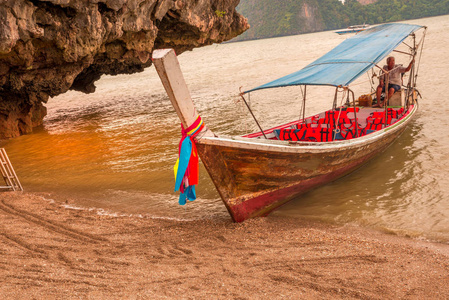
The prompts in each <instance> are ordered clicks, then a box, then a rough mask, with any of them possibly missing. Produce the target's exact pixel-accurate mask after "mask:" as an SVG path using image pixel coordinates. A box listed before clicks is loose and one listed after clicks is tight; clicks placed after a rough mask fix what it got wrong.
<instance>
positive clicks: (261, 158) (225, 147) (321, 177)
mask: <svg viewBox="0 0 449 300" xmlns="http://www.w3.org/2000/svg"><path fill="white" fill-rule="evenodd" d="M416 110H417V105H415V106H412V107H411V109H410V110H409V112H408V113H407V114H406V115H405V116H404V117H403V118H402V119H401V120H399V121H398V122H397V123H395V124H393V125H391V126H389V127H387V128H385V129H383V130H380V131H378V132H375V133H372V134H369V135H366V136H363V137H360V138H357V139H353V140H347V141H339V142H332V143H306V142H296V143H291V142H290V143H289V142H286V141H267V140H262V139H250V138H235V137H234V138H217V137H205V138H201V139H198V141H197V149H198V153H199V155H200V158H201V160H202V162H203V164H204V166H205V167H206V170H207V171H208V173H209V175H210V177H211V178H212V181H213V182H214V184H215V186H216V188H217V190H218V192H219V194H220V196H221V198H222V200H223V202H224V204H225V205H226V207H227V209H228V211H229V213H230V214H231V216H232V218H233V220H234V221H236V222H242V221H244V220H246V219H249V218H254V217H259V216H265V215H267V214H269V213H270V212H271V211H273V210H274V209H276V208H277V207H279V206H281V205H282V204H284V203H286V202H288V201H289V200H291V199H293V198H295V197H297V196H298V195H301V194H303V193H305V192H307V191H309V190H311V189H313V188H315V187H318V186H321V185H323V184H326V183H329V182H331V181H333V180H336V179H338V178H340V177H342V176H344V175H346V174H348V173H350V172H351V171H353V170H355V169H356V168H358V167H360V166H361V165H363V164H364V163H366V162H367V161H368V160H370V159H371V158H373V157H374V156H376V155H377V154H379V153H380V152H382V151H384V150H385V149H386V148H387V147H388V146H389V145H391V143H392V142H393V141H394V140H395V139H396V138H397V137H398V136H399V135H400V134H401V133H402V132H403V131H404V130H405V128H406V126H407V124H408V123H409V122H410V121H411V119H412V117H413V115H414V113H415V112H416Z"/></svg>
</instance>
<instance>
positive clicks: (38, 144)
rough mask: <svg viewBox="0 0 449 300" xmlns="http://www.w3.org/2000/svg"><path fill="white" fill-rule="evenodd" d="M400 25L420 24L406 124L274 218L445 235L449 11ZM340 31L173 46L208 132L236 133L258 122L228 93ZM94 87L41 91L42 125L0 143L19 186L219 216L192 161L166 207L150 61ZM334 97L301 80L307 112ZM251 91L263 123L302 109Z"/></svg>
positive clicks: (167, 184) (314, 53)
mask: <svg viewBox="0 0 449 300" xmlns="http://www.w3.org/2000/svg"><path fill="white" fill-rule="evenodd" d="M408 23H412V24H420V25H426V26H428V32H427V36H426V40H425V44H424V53H423V56H422V57H421V65H420V68H419V71H418V72H419V74H418V75H419V77H418V87H419V90H420V92H421V95H422V97H423V98H422V99H421V100H420V102H419V104H420V108H419V112H418V114H417V116H416V118H415V120H414V122H413V123H412V125H411V126H409V127H408V129H407V130H406V131H405V132H404V134H403V135H402V136H401V137H400V138H399V139H398V140H397V141H396V142H395V143H394V144H393V145H392V146H390V147H389V148H388V149H387V150H386V151H385V152H384V153H382V154H381V155H379V156H377V157H376V158H375V159H374V160H372V161H370V162H369V163H368V164H366V165H365V166H363V167H362V168H360V169H359V170H357V171H356V172H354V173H352V174H350V175H348V176H346V177H344V178H342V179H340V180H337V181H335V182H333V183H330V184H328V185H326V186H323V187H320V188H317V189H315V190H313V191H311V192H309V193H307V194H305V195H303V196H300V197H298V198H297V199H295V200H294V201H292V202H290V203H288V204H287V205H284V206H283V207H281V208H280V209H278V210H277V211H276V212H274V214H276V215H280V216H290V217H299V218H314V219H319V220H323V221H327V222H334V223H340V224H341V223H345V224H346V223H351V224H356V225H360V226H365V227H370V228H374V229H378V230H386V231H389V232H394V233H397V234H401V235H408V236H413V237H417V238H423V239H429V240H435V241H440V242H445V243H448V242H449V179H448V178H449V134H448V132H449V131H448V128H449V118H448V117H447V116H448V115H449V111H448V103H447V99H446V98H447V95H448V94H449V87H448V86H449V85H448V81H449V59H448V57H449V41H448V39H447V36H448V32H449V17H448V16H440V17H434V18H426V19H419V20H413V21H409V22H408ZM346 38H347V36H340V35H337V34H335V33H334V32H332V31H328V32H319V33H313V34H304V35H297V36H288V37H280V38H273V39H265V40H257V41H247V42H239V43H227V44H221V45H212V46H207V47H203V48H199V49H195V50H193V51H191V52H186V53H183V54H182V55H180V56H179V61H180V64H181V68H182V70H183V73H184V77H185V79H186V82H187V84H188V86H189V89H190V92H191V94H192V98H193V101H194V103H195V106H196V107H197V110H198V111H199V113H200V115H201V116H202V118H203V120H204V121H205V123H206V124H207V126H208V127H209V128H211V129H212V130H213V131H214V132H215V133H217V134H223V135H235V134H238V135H241V134H245V133H249V132H254V131H256V130H257V127H256V125H255V123H254V121H253V120H252V118H251V116H250V114H249V113H248V111H247V110H246V108H245V106H244V105H243V103H242V102H241V101H240V98H239V97H238V93H239V90H240V88H241V89H243V90H245V89H249V88H252V87H255V86H258V85H260V84H263V83H266V82H268V81H270V80H273V79H276V78H278V77H280V76H283V75H287V74H289V73H292V72H294V71H296V70H299V69H300V68H302V67H304V66H306V65H307V64H309V63H310V62H312V61H313V60H315V59H316V58H318V57H319V56H321V55H322V54H324V53H326V52H327V51H329V50H330V49H332V48H333V47H335V46H336V45H338V44H339V43H341V42H342V41H343V40H344V39H346ZM395 56H396V61H397V62H399V63H403V64H407V63H408V61H407V59H406V58H401V56H400V55H399V54H397V55H396V54H395ZM370 81H371V79H370V77H369V76H363V77H362V78H361V79H360V80H359V81H358V82H357V83H356V85H355V87H354V89H355V91H356V96H358V95H360V94H361V93H363V92H364V91H367V90H368V91H369V88H370V85H371V84H373V85H377V82H374V83H373V82H372V81H371V83H370ZM363 84H365V86H364V87H363ZM96 86H97V89H96V92H95V93H93V94H82V93H79V92H68V93H66V94H64V95H60V96H58V97H55V98H52V99H50V100H49V102H48V104H47V108H48V115H47V117H46V118H45V120H44V125H43V126H42V127H40V128H36V129H35V131H34V133H33V134H29V135H25V136H22V137H19V138H15V139H11V140H8V141H6V142H3V146H4V147H5V148H6V150H7V152H8V154H9V156H10V159H11V161H12V163H13V165H14V167H15V169H16V172H17V174H18V176H19V178H20V180H21V183H22V185H23V186H24V188H25V191H28V192H36V193H40V194H41V195H43V196H44V197H46V198H48V199H56V200H59V201H65V202H68V203H69V204H70V205H72V206H75V207H85V208H93V207H96V208H99V209H102V210H106V211H110V212H111V213H119V214H121V213H126V214H141V215H145V216H149V217H157V218H159V217H162V218H175V219H198V218H211V219H224V218H230V217H229V215H228V213H227V211H226V209H225V206H224V205H223V203H222V202H221V199H220V197H219V195H218V193H217V192H216V190H215V187H214V185H213V183H212V181H211V180H210V178H209V176H208V174H207V172H206V171H205V169H204V167H203V166H200V182H199V185H198V187H197V195H198V199H197V200H196V201H194V202H192V203H187V205H186V206H179V205H178V204H177V201H178V200H177V198H178V194H177V193H175V192H174V191H173V189H174V175H173V165H174V163H175V161H176V158H177V151H178V142H179V138H180V130H181V128H180V122H179V119H178V117H177V115H176V113H175V111H174V109H173V108H172V106H171V104H170V101H169V99H168V97H167V95H166V93H165V91H164V89H163V87H162V85H161V83H160V79H159V77H158V76H157V74H156V72H155V69H154V68H153V67H151V68H148V69H146V70H145V71H144V72H142V73H138V74H132V75H120V76H103V77H102V78H101V79H100V80H99V81H98V82H97V83H96ZM362 87H363V88H362ZM333 93H334V89H333V88H323V89H316V88H313V87H311V88H309V89H308V90H307V95H308V96H307V105H306V114H312V113H315V112H320V111H322V110H325V109H329V108H330V105H331V102H332V99H333ZM253 94H254V95H251V99H249V101H250V105H251V108H252V109H253V111H254V113H255V115H256V117H257V118H258V120H259V122H260V123H261V125H262V127H263V128H269V127H272V126H273V125H276V124H282V123H285V122H287V121H291V120H295V119H298V118H299V116H300V114H301V99H302V96H301V94H302V92H301V90H300V89H299V88H298V87H295V88H284V89H276V90H268V91H264V92H260V93H253ZM344 97H345V96H344V95H343V94H341V95H339V101H343V100H344Z"/></svg>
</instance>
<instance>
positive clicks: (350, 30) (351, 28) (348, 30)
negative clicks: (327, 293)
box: [335, 24, 371, 34]
mask: <svg viewBox="0 0 449 300" xmlns="http://www.w3.org/2000/svg"><path fill="white" fill-rule="evenodd" d="M368 28H371V26H370V25H369V24H363V25H352V26H349V27H348V28H346V29H341V30H337V31H335V33H338V34H348V33H357V32H360V31H364V30H366V29H368Z"/></svg>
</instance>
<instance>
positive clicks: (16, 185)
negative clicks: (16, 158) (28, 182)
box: [0, 148, 23, 191]
mask: <svg viewBox="0 0 449 300" xmlns="http://www.w3.org/2000/svg"><path fill="white" fill-rule="evenodd" d="M0 169H1V171H2V175H3V179H4V180H5V183H6V186H0V189H11V190H13V191H23V188H22V185H21V184H20V181H19V178H18V177H17V175H16V172H15V171H14V168H13V167H12V165H11V161H10V160H9V158H8V155H7V154H6V151H5V148H0Z"/></svg>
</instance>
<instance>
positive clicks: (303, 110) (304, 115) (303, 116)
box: [302, 85, 307, 123]
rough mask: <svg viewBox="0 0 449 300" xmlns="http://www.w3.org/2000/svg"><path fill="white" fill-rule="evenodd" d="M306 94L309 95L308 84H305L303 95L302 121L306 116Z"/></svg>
mask: <svg viewBox="0 0 449 300" xmlns="http://www.w3.org/2000/svg"><path fill="white" fill-rule="evenodd" d="M306 95H307V85H305V86H304V94H303V95H302V101H303V103H302V123H304V120H305V118H306Z"/></svg>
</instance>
